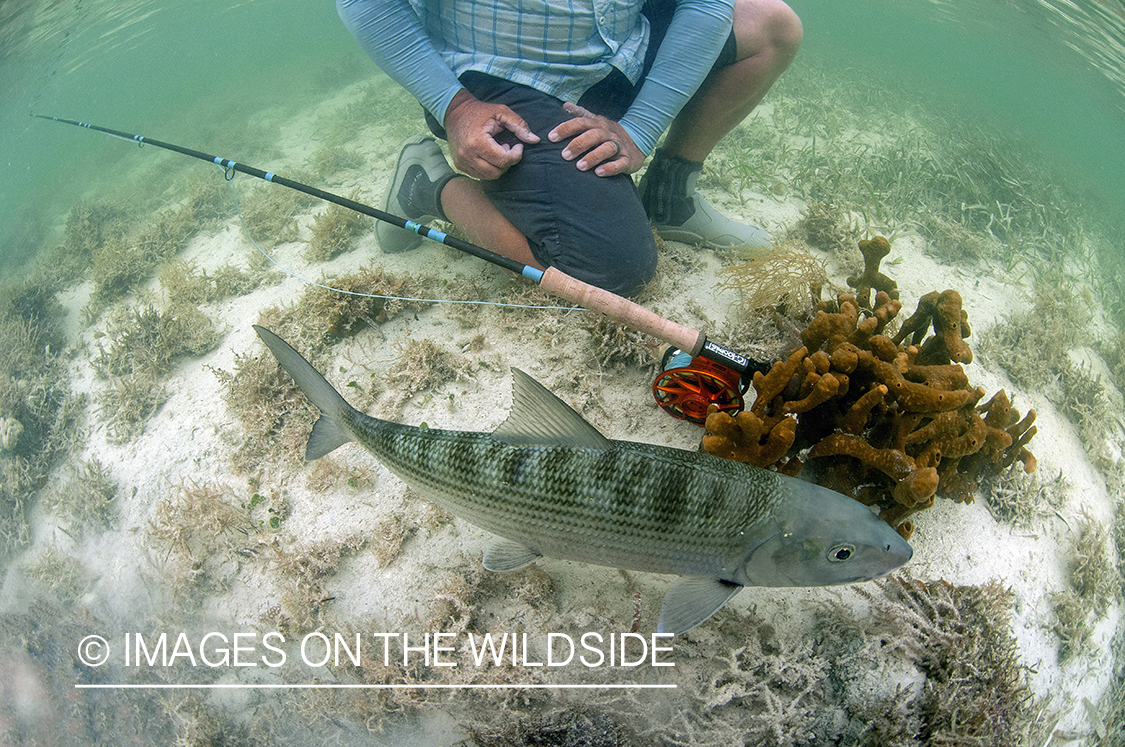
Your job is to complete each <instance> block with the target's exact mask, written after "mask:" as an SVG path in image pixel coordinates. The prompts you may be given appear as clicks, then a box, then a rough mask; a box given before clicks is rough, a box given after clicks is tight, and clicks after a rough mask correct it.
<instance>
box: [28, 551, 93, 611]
mask: <svg viewBox="0 0 1125 747" xmlns="http://www.w3.org/2000/svg"><path fill="white" fill-rule="evenodd" d="M23 572H24V573H25V574H27V575H28V576H29V577H31V578H33V579H35V581H36V583H37V585H38V586H39V587H40V588H41V590H42V591H44V592H46V593H47V594H48V595H49V596H50V597H53V598H54V601H55V602H56V603H57V604H58V605H59V606H61V607H64V608H70V607H72V606H73V605H74V603H75V602H77V601H78V600H79V599H80V598H81V597H82V595H84V594H85V593H86V592H87V591H89V590H90V587H91V586H92V585H93V583H94V580H95V578H96V577H95V575H94V574H93V573H91V572H90V571H89V570H87V569H86V568H84V567H83V565H82V563H80V562H79V561H78V560H77V559H76V558H73V557H71V556H69V555H65V554H63V553H61V552H59V551H58V549H57V548H55V547H48V548H47V549H46V550H44V551H43V552H42V553H40V554H39V556H38V557H37V558H36V559H35V561H34V562H31V563H28V564H27V565H25V566H24V567H23Z"/></svg>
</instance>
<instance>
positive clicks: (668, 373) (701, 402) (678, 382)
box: [652, 348, 743, 425]
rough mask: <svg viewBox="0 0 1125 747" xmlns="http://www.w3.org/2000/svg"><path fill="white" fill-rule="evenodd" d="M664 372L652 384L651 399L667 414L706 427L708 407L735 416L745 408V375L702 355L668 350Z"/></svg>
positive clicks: (665, 355)
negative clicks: (743, 396) (713, 406)
mask: <svg viewBox="0 0 1125 747" xmlns="http://www.w3.org/2000/svg"><path fill="white" fill-rule="evenodd" d="M663 368H664V371H663V372H662V373H661V374H660V376H658V377H657V378H656V381H654V382H653V383H652V396H653V397H655V398H656V404H658V405H660V407H661V409H663V410H664V412H666V413H668V414H669V415H671V416H672V417H674V418H677V419H679V420H689V421H691V422H692V423H695V424H696V425H703V424H704V422H706V420H707V408H708V407H710V406H711V405H715V406H717V407H718V408H719V410H720V411H721V412H729V413H731V414H734V413H736V412H738V411H740V410H741V409H742V407H743V401H742V392H743V387H742V374H740V373H739V372H737V371H733V370H731V369H730V368H728V367H726V366H724V365H722V364H721V363H717V362H715V361H713V360H709V359H708V358H704V357H703V356H696V357H695V358H692V357H691V354H690V353H685V352H684V351H682V350H676V349H675V348H669V349H668V350H667V352H665V353H664V361H663Z"/></svg>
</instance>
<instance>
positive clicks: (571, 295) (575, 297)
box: [31, 113, 764, 422]
mask: <svg viewBox="0 0 1125 747" xmlns="http://www.w3.org/2000/svg"><path fill="white" fill-rule="evenodd" d="M31 116H32V117H35V118H37V119H46V120H49V121H52V122H59V123H62V124H68V125H74V126H75V127H83V128H85V129H87V130H94V131H96V132H101V133H104V134H106V135H111V136H112V137H116V138H120V139H122V140H128V141H133V142H135V143H137V144H138V145H139V146H142V147H143V146H144V145H152V146H154V147H157V148H162V149H164V150H169V151H172V152H174V153H180V154H182V155H185V156H190V157H192V158H197V159H199V160H200V161H206V162H208V163H213V164H216V165H218V166H219V167H220V168H222V169H223V170H224V172H225V174H226V178H227V179H228V180H230V179H233V178H234V174H235V172H239V173H242V174H247V175H248V176H253V177H255V178H257V179H262V180H264V181H267V182H270V183H272V184H280V185H281V186H283V187H288V188H289V189H294V190H296V191H298V192H303V193H305V194H307V195H311V196H313V197H316V198H317V199H320V200H324V201H326V202H331V203H334V204H336V205H340V206H341V207H345V208H347V209H349V210H354V211H356V212H357V213H362V214H363V215H367V216H370V217H372V218H374V219H375V220H380V221H383V222H385V223H390V224H391V225H394V226H398V227H399V228H402V229H405V230H407V231H412V232H413V233H416V234H418V235H419V236H422V237H424V238H427V239H430V240H432V241H437V242H440V243H442V244H445V245H446V246H449V247H452V248H454V249H457V250H459V251H462V252H466V253H467V254H471V255H473V256H474V257H478V258H480V259H483V260H485V261H486V262H490V263H492V264H494V265H496V266H498V267H502V268H504V269H505V270H509V271H511V272H514V273H516V274H517V275H522V276H523V277H525V278H527V279H529V280H531V281H532V282H535V283H537V284H538V285H539V287H540V288H542V289H543V290H544V291H546V292H547V293H550V294H552V295H554V296H558V297H559V298H563V299H565V300H567V301H569V302H571V303H573V304H575V305H577V306H581V307H583V308H585V309H589V310H590V311H596V312H598V313H600V314H604V315H605V316H607V317H609V318H610V319H613V320H614V321H616V322H619V323H621V324H624V325H625V326H627V327H629V328H631V329H635V330H637V331H639V332H643V333H645V334H648V335H651V336H653V337H655V338H657V339H660V340H663V341H664V342H667V343H668V344H670V345H672V346H673V347H674V348H677V349H678V350H679V351H682V354H686V355H687V356H690V358H691V359H692V361H693V362H694V361H695V360H696V359H698V358H702V359H704V360H703V363H704V364H710V365H711V366H714V365H715V364H717V365H718V366H719V367H720V369H726V371H727V372H729V374H731V375H726V376H724V375H723V373H724V372H723V371H721V370H717V371H710V370H709V369H708V366H707V365H704V366H703V368H704V369H708V373H706V374H704V375H705V377H706V378H707V380H706V381H703V382H700V381H697V380H696V378H693V377H686V378H685V377H678V378H677V377H662V378H664V379H666V380H667V382H666V385H667V386H668V387H671V389H672V390H673V391H672V393H671V394H669V392H667V391H666V392H665V396H666V397H671V398H672V399H673V400H676V402H675V403H674V406H671V407H669V406H666V403H665V402H663V401H661V394H660V393H658V391H657V388H658V385H660V384H661V380H660V379H658V380H657V382H656V384H654V387H653V393H654V395H655V396H656V398H657V401H658V403H660V405H661V407H664V409H665V410H666V411H668V412H669V413H671V414H672V415H673V416H674V417H679V418H685V419H689V420H692V421H694V422H699V421H700V415H701V413H702V412H703V411H705V410H706V405H705V404H703V405H702V409H700V406H701V402H695V404H694V405H692V406H691V407H688V408H686V410H685V408H684V407H681V404H682V402H680V400H681V399H682V397H684V396H688V397H690V396H695V397H697V398H698V396H699V394H700V393H699V392H696V390H697V389H702V396H703V397H704V399H706V400H708V401H714V402H717V403H719V404H720V407H723V409H741V407H742V399H741V393H742V391H745V389H746V386H747V385H748V384H749V382H748V381H746V382H743V381H741V379H743V378H746V377H748V376H749V374H751V373H753V371H754V370H759V369H762V368H764V366H763V364H761V363H758V362H756V361H752V360H750V359H748V358H746V357H745V356H742V355H739V354H738V353H736V352H734V351H733V350H730V349H728V348H726V347H724V346H722V345H719V344H717V343H714V342H711V341H710V340H708V339H707V336H706V335H705V334H704V333H703V332H700V331H697V330H694V329H690V328H688V327H684V326H682V325H680V324H677V323H675V322H673V321H670V320H668V319H665V318H664V317H662V316H659V315H657V314H655V313H653V312H651V311H649V310H648V309H646V308H644V307H643V306H641V305H640V304H637V303H634V302H632V301H630V300H628V299H626V298H622V297H621V296H619V295H617V294H615V293H610V292H609V291H607V290H603V289H602V288H598V287H596V286H593V285H590V284H589V283H585V282H583V281H581V280H578V279H577V278H573V277H571V276H570V275H567V274H566V273H564V272H562V271H561V270H558V269H557V268H554V267H549V268H547V269H546V270H540V269H538V268H535V267H531V266H529V265H525V264H523V263H522V262H517V261H516V260H514V259H510V258H508V257H505V256H503V255H500V254H497V253H496V252H492V251H489V250H488V249H485V248H484V247H481V246H477V245H476V244H471V243H469V242H468V241H464V240H462V239H459V238H457V237H456V236H450V235H449V234H446V233H443V232H441V231H438V230H437V229H435V228H431V227H430V226H427V225H424V224H421V223H417V222H415V221H412V220H407V219H406V218H402V217H399V216H397V215H394V214H392V213H388V212H386V211H384V210H378V209H376V208H373V207H371V206H370V205H365V204H363V203H362V202H356V201H355V200H351V199H348V198H347V197H343V196H341V195H337V194H333V193H332V192H326V191H325V190H323V189H318V188H316V187H312V186H309V185H307V184H302V183H301V182H296V181H293V180H292V179H287V178H285V177H283V176H280V175H278V174H275V173H273V172H271V171H264V170H262V169H259V168H255V167H253V166H248V165H246V164H244V163H239V162H237V161H232V160H230V159H227V158H222V157H219V156H213V155H211V154H208V153H203V152H202V151H198V150H193V149H191V148H185V147H183V146H181V145H175V144H173V143H166V142H163V141H161V140H155V139H153V138H148V137H144V136H142V135H133V134H131V133H128V132H121V131H119V130H112V129H110V128H108V127H99V126H98V125H94V124H90V123H88V122H79V121H76V120H73V119H63V118H61V117H48V116H44V115H42V114H35V113H32V114H31ZM681 360H682V359H681ZM674 370H691V371H692V373H693V376H694V375H695V374H696V373H697V370H696V369H691V368H688V367H682V368H678V369H674ZM716 373H717V374H718V375H717V377H716V376H714V375H713V374H716ZM712 378H717V379H719V382H718V383H716V382H714V381H711V379H712ZM684 386H686V387H688V389H689V390H690V391H688V392H682V391H680V390H681V389H682V387H684ZM717 390H722V391H721V393H718V391H717ZM732 390H733V391H732ZM732 399H733V402H730V401H729V400H732ZM720 400H722V401H720Z"/></svg>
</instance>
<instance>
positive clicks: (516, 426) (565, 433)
mask: <svg viewBox="0 0 1125 747" xmlns="http://www.w3.org/2000/svg"><path fill="white" fill-rule="evenodd" d="M492 437H493V438H495V439H497V440H500V441H503V442H504V443H506V444H511V445H512V446H573V447H575V448H579V449H609V448H610V443H609V440H608V439H606V437H605V436H603V435H602V434H600V433H598V429H597V428H595V427H594V426H592V425H590V424H589V423H587V422H586V420H585V419H584V418H583V417H582V416H581V415H579V414H578V413H576V412H575V411H574V410H572V409H571V407H570V405H568V404H567V403H565V402H563V401H562V400H561V399H559V398H558V397H556V396H555V395H554V394H552V393H551V392H549V391H547V388H546V387H544V386H543V385H542V384H540V383H539V382H538V381H536V380H535V379H533V378H531V377H530V376H528V375H527V374H525V373H524V372H523V371H521V370H519V369H518V368H513V369H512V411H511V412H510V413H508V419H507V420H505V421H504V422H503V423H501V424H500V427H499V428H497V429H496V430H495V431H493V433H492Z"/></svg>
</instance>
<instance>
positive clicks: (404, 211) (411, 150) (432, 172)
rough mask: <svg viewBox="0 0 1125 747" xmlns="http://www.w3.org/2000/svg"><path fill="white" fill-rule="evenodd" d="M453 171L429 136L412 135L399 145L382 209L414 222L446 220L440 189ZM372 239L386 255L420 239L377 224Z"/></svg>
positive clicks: (403, 231) (389, 225)
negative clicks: (376, 241) (373, 238)
mask: <svg viewBox="0 0 1125 747" xmlns="http://www.w3.org/2000/svg"><path fill="white" fill-rule="evenodd" d="M455 176H457V172H456V171H454V170H453V168H452V167H451V166H450V165H449V162H448V161H446V160H445V156H444V155H443V154H442V152H441V146H439V145H438V144H437V141H436V140H434V139H433V138H432V137H425V136H423V135H414V136H413V137H411V138H409V139H407V141H406V142H405V143H403V144H402V152H401V153H400V154H399V157H398V166H396V167H395V172H394V174H393V175H392V176H391V182H390V184H389V185H388V186H387V195H386V197H385V198H384V199H383V210H385V211H386V212H388V213H394V214H395V215H398V216H401V217H403V218H409V219H410V220H413V221H417V222H418V223H427V222H429V221H432V220H437V219H439V218H440V219H441V220H446V217H445V213H444V212H442V209H441V190H442V188H444V187H445V185H446V184H448V183H449V180H450V179H452V178H453V177H455ZM375 237H376V238H377V239H378V240H379V247H380V248H381V249H382V250H383V251H384V252H385V253H387V254H398V253H399V252H405V251H409V250H411V249H413V248H414V247H416V246H418V245H419V244H421V243H422V237H421V236H419V235H418V234H416V233H414V232H412V231H407V230H406V229H405V228H399V227H398V226H393V225H391V224H390V223H385V222H383V221H378V222H377V223H376V224H375Z"/></svg>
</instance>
